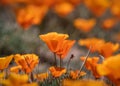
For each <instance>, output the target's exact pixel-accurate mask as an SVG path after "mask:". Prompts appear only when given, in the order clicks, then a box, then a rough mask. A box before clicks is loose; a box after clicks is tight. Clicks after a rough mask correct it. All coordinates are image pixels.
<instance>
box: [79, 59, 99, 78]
mask: <svg viewBox="0 0 120 86" xmlns="http://www.w3.org/2000/svg"><path fill="white" fill-rule="evenodd" d="M80 60H82V61H84V60H85V57H80ZM98 61H99V57H88V58H87V61H86V63H85V67H86V68H87V69H88V70H90V71H92V73H93V75H94V76H95V78H100V75H99V74H98V72H97V65H98Z"/></svg>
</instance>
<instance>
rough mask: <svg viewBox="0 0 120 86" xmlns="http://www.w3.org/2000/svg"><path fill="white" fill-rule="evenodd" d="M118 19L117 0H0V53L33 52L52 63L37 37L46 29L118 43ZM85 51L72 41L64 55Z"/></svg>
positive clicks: (78, 54) (119, 35)
mask: <svg viewBox="0 0 120 86" xmlns="http://www.w3.org/2000/svg"><path fill="white" fill-rule="evenodd" d="M119 20H120V0H0V56H6V55H11V54H16V53H20V54H25V53H35V54H37V55H39V56H40V60H41V62H47V61H49V62H50V63H52V60H53V59H54V58H50V57H52V56H53V54H52V53H51V52H50V51H49V49H48V48H47V46H46V45H45V43H44V42H43V41H42V40H40V39H39V35H40V34H45V33H48V32H58V33H66V34H69V36H70V39H74V40H77V41H78V40H79V39H83V38H90V37H96V38H102V39H105V40H106V41H112V42H119V43H120V22H119ZM86 51H87V49H85V48H84V47H81V46H79V45H78V43H77V42H76V44H75V46H74V47H73V48H72V49H71V51H70V54H68V56H67V57H70V55H71V54H74V55H75V57H76V58H79V57H80V56H81V55H86ZM49 58H50V59H49ZM73 65H76V64H75V63H73Z"/></svg>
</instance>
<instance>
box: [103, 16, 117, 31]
mask: <svg viewBox="0 0 120 86" xmlns="http://www.w3.org/2000/svg"><path fill="white" fill-rule="evenodd" d="M115 24H116V20H115V19H113V18H109V19H106V20H104V21H103V23H102V27H103V29H105V30H110V29H112V28H113V27H114V25H115Z"/></svg>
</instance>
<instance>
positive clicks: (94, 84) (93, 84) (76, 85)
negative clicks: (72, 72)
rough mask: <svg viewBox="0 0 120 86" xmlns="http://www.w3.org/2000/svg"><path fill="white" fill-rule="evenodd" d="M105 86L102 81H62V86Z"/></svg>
mask: <svg viewBox="0 0 120 86" xmlns="http://www.w3.org/2000/svg"><path fill="white" fill-rule="evenodd" d="M71 85H72V86H107V85H106V84H105V83H104V82H103V81H99V80H70V79H64V80H63V86H71Z"/></svg>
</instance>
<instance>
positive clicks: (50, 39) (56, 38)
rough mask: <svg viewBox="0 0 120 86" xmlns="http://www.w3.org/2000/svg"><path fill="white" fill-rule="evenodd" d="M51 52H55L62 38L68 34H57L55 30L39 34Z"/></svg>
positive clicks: (65, 37)
mask: <svg viewBox="0 0 120 86" xmlns="http://www.w3.org/2000/svg"><path fill="white" fill-rule="evenodd" d="M39 37H40V38H41V39H42V40H43V41H44V42H45V43H46V44H47V46H48V48H49V49H50V50H51V51H52V52H54V53H55V52H57V51H58V50H59V48H60V46H61V43H62V41H63V40H65V39H67V38H68V37H69V36H68V35H67V34H58V33H56V32H51V33H47V34H44V35H40V36H39Z"/></svg>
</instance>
